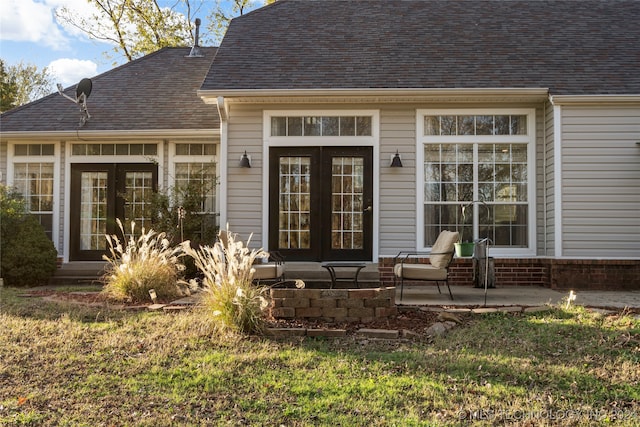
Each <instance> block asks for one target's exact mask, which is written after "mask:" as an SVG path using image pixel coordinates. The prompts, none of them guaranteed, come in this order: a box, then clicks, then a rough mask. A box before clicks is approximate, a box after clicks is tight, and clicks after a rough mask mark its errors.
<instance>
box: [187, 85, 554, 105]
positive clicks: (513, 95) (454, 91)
mask: <svg viewBox="0 0 640 427" xmlns="http://www.w3.org/2000/svg"><path fill="white" fill-rule="evenodd" d="M197 95H198V96H199V97H200V98H202V99H203V101H204V102H205V103H207V104H216V105H218V103H219V100H218V98H219V97H224V98H225V99H227V100H229V99H233V100H236V101H241V100H243V99H242V98H249V99H250V100H252V101H254V100H256V101H257V100H258V99H259V98H263V99H264V98H282V100H281V101H288V100H289V99H291V98H323V99H328V100H331V98H345V97H354V98H358V99H364V100H367V98H372V99H370V100H375V101H378V102H405V101H419V100H423V99H424V100H433V99H438V98H447V99H457V100H460V101H473V100H474V98H478V100H479V101H482V100H486V98H488V97H495V98H499V99H501V100H505V101H508V100H511V99H513V100H522V99H527V100H531V101H542V100H546V99H547V98H548V96H549V89H548V88H442V89H441V88H422V89H421V88H402V89H390V88H381V89H369V88H365V89H358V88H351V89H348V88H347V89H222V90H215V89H200V90H198V91H197ZM394 98H395V99H394ZM310 101H313V99H310Z"/></svg>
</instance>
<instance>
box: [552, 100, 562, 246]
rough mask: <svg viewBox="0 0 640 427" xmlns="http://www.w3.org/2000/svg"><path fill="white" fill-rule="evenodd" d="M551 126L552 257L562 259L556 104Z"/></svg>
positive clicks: (558, 111)
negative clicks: (553, 223) (553, 252)
mask: <svg viewBox="0 0 640 427" xmlns="http://www.w3.org/2000/svg"><path fill="white" fill-rule="evenodd" d="M553 126H554V127H553V140H554V141H553V175H554V176H553V192H554V194H553V198H554V200H553V204H554V222H555V225H554V251H555V254H554V255H555V258H562V257H563V250H562V165H563V163H562V160H563V159H562V106H560V105H557V104H556V105H554V111H553Z"/></svg>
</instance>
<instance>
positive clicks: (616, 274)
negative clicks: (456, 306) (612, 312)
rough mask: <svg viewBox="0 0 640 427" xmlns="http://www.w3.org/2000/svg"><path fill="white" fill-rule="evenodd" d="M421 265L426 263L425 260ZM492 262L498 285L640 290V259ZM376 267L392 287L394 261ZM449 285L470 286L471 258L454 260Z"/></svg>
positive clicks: (383, 261) (471, 276)
mask: <svg viewBox="0 0 640 427" xmlns="http://www.w3.org/2000/svg"><path fill="white" fill-rule="evenodd" d="M420 262H429V261H428V258H427V259H421V260H420ZM494 262H495V275H496V285H498V286H544V287H547V288H552V289H593V290H640V260H584V259H553V258H495V259H494ZM378 268H379V270H380V281H381V283H382V284H384V285H385V286H393V258H380V260H379V261H378ZM405 283H407V282H405ZM418 283H419V282H418ZM449 283H450V284H451V285H467V286H468V285H471V284H472V283H473V262H472V260H471V259H469V258H464V259H455V260H454V262H453V265H452V267H451V268H450V269H449Z"/></svg>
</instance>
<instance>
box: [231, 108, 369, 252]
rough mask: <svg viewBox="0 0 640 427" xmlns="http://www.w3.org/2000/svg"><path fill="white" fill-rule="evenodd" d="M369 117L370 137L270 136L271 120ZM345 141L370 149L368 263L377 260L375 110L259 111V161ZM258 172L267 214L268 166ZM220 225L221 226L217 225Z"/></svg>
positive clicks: (265, 227)
mask: <svg viewBox="0 0 640 427" xmlns="http://www.w3.org/2000/svg"><path fill="white" fill-rule="evenodd" d="M281 115H287V116H331V115H333V116H349V115H353V116H367V115H370V116H371V136H353V137H344V136H300V137H295V136H285V137H282V136H281V137H273V136H271V117H272V116H281ZM345 138H348V141H349V143H348V145H349V146H360V147H372V148H373V170H372V173H373V205H374V209H373V225H372V228H373V236H371V238H372V247H371V256H372V261H373V260H377V259H378V258H379V256H380V254H379V252H380V110H379V109H370V108H369V109H363V110H354V109H345V110H341V109H326V110H321V109H311V110H300V109H295V110H286V109H284V110H263V112H262V158H263V159H268V158H269V149H270V148H271V147H296V146H301V145H308V146H341V145H345V144H344V141H345ZM263 165H264V166H263V168H262V211H263V212H269V162H268V161H263ZM221 224H222V222H221ZM262 247H263V248H268V247H269V215H262Z"/></svg>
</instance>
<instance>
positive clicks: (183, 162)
mask: <svg viewBox="0 0 640 427" xmlns="http://www.w3.org/2000/svg"><path fill="white" fill-rule="evenodd" d="M216 150H217V145H216V144H213V143H177V144H175V156H173V160H174V163H173V177H174V183H173V185H174V187H175V190H176V192H177V193H178V194H180V195H182V196H184V195H187V194H190V195H199V197H198V200H197V201H196V200H185V201H184V203H199V204H200V206H199V208H198V209H199V213H198V215H199V216H200V220H201V221H200V225H199V230H196V231H195V234H197V235H198V238H199V240H201V241H202V240H206V239H207V237H208V236H209V235H210V234H211V233H212V231H214V230H215V227H216V226H217V217H218V214H217V177H216V173H217V169H216V163H215V161H216ZM191 209H193V208H191Z"/></svg>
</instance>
